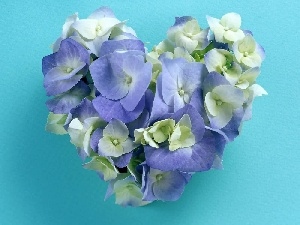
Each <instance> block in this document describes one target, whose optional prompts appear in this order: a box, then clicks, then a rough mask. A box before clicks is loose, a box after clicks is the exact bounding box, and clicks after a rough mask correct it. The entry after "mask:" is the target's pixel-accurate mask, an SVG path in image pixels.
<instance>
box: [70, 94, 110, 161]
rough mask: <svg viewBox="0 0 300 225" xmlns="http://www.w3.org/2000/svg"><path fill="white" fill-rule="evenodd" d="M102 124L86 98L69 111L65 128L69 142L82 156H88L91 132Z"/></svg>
mask: <svg viewBox="0 0 300 225" xmlns="http://www.w3.org/2000/svg"><path fill="white" fill-rule="evenodd" d="M104 124H105V123H104V121H103V120H102V119H101V118H100V117H99V114H98V113H97V111H96V110H95V109H94V107H93V104H92V102H91V101H89V100H88V99H86V98H85V99H83V100H82V102H81V103H80V104H79V105H78V106H77V107H75V108H73V109H72V110H71V111H70V113H69V115H68V118H67V120H66V124H65V129H66V130H67V131H68V133H69V134H70V137H71V143H72V144H74V145H75V146H76V147H77V150H78V153H79V154H80V155H81V156H82V158H85V157H86V156H89V155H90V153H91V151H92V149H91V147H90V139H91V134H92V132H93V131H94V130H96V129H97V128H98V127H102V126H103V125H104Z"/></svg>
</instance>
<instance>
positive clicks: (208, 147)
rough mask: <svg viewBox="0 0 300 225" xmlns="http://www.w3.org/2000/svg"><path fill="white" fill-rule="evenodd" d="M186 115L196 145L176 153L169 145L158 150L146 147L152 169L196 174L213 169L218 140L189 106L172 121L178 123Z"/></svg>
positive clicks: (164, 145)
mask: <svg viewBox="0 0 300 225" xmlns="http://www.w3.org/2000/svg"><path fill="white" fill-rule="evenodd" d="M184 114H187V115H189V117H190V119H191V124H192V130H191V131H192V133H193V134H194V136H195V138H196V140H195V144H194V145H193V146H191V147H187V148H180V149H178V150H176V151H170V150H169V147H168V144H167V143H164V144H163V145H161V146H160V147H159V148H158V149H156V148H153V147H151V146H148V145H146V146H145V147H144V148H145V157H146V162H147V164H148V165H149V166H150V167H151V168H155V169H159V170H162V171H173V170H179V171H183V172H195V171H205V170H209V169H210V168H211V167H212V165H213V162H214V159H215V154H216V150H217V149H216V144H217V143H216V141H218V140H216V139H215V137H214V135H213V134H212V132H211V131H209V130H206V129H205V125H204V121H203V119H202V117H201V116H200V114H199V113H198V112H197V110H196V109H195V108H194V107H192V106H191V105H189V104H188V105H186V106H185V107H183V108H182V109H180V110H178V111H177V112H176V113H174V115H172V116H171V119H174V120H175V121H176V122H178V121H179V120H180V119H181V118H182V116H183V115H184Z"/></svg>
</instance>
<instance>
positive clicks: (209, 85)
mask: <svg viewBox="0 0 300 225" xmlns="http://www.w3.org/2000/svg"><path fill="white" fill-rule="evenodd" d="M219 85H230V83H229V81H228V80H226V78H225V77H224V76H222V75H221V74H219V73H217V72H211V73H209V74H208V75H207V77H206V78H205V79H204V81H203V84H202V89H203V92H204V95H205V94H206V93H207V92H211V91H212V89H214V88H215V87H217V86H219Z"/></svg>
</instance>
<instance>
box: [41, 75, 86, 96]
mask: <svg viewBox="0 0 300 225" xmlns="http://www.w3.org/2000/svg"><path fill="white" fill-rule="evenodd" d="M82 77H83V75H75V76H73V77H71V78H70V79H67V80H58V81H54V82H48V83H44V88H45V90H46V94H47V95H48V96H50V95H58V94H61V93H63V92H66V91H68V90H70V89H71V88H72V87H74V86H75V85H76V84H77V83H78V82H79V81H80V79H81V78H82Z"/></svg>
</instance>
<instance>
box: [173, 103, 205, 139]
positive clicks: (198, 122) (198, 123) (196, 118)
mask: <svg viewBox="0 0 300 225" xmlns="http://www.w3.org/2000/svg"><path fill="white" fill-rule="evenodd" d="M185 114H187V115H189V117H190V119H191V124H192V133H193V134H194V135H195V138H196V142H199V141H200V140H201V139H202V137H203V135H204V132H205V124H204V121H203V119H202V117H201V115H200V114H199V113H198V112H197V110H196V109H195V108H194V107H193V106H191V105H189V104H188V105H186V106H185V107H183V108H182V109H180V110H178V111H177V112H176V113H174V115H172V116H171V118H172V119H174V120H175V121H176V123H178V122H179V120H180V119H181V118H182V117H183V115H185Z"/></svg>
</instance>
